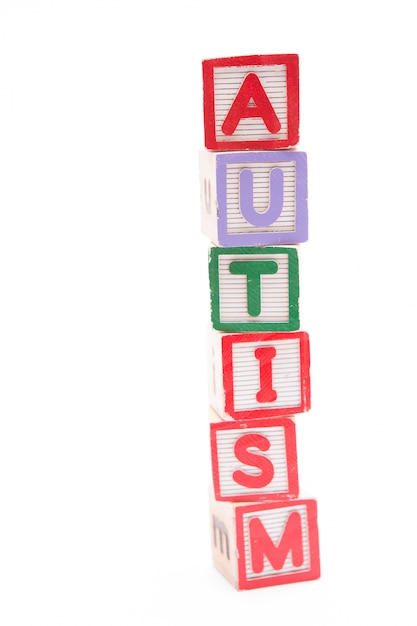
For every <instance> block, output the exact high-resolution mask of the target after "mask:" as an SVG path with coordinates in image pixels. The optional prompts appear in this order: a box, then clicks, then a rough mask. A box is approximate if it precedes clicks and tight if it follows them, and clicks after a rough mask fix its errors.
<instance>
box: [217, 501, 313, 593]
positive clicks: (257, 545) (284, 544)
mask: <svg viewBox="0 0 417 626" xmlns="http://www.w3.org/2000/svg"><path fill="white" fill-rule="evenodd" d="M210 506H211V520H212V530H213V539H212V553H213V561H214V564H215V566H216V567H217V568H218V569H219V571H221V573H222V574H223V575H224V576H225V577H226V578H227V579H228V580H229V582H231V583H232V584H233V585H234V586H235V587H236V588H237V589H255V588H257V587H268V586H271V585H281V584H284V583H293V582H301V581H307V580H315V579H317V578H319V577H320V556H319V539H318V527H317V504H316V501H315V500H312V499H297V500H292V501H289V502H258V503H251V504H247V503H233V502H219V501H215V500H214V499H212V500H211V503H210ZM220 539H221V543H220ZM226 547H227V549H226Z"/></svg>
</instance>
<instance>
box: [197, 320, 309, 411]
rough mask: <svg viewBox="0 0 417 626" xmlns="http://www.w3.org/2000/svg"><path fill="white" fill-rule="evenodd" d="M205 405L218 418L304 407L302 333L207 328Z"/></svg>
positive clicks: (306, 341)
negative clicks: (207, 394) (209, 406)
mask: <svg viewBox="0 0 417 626" xmlns="http://www.w3.org/2000/svg"><path fill="white" fill-rule="evenodd" d="M207 343H208V383H209V389H208V392H209V404H210V405H211V406H212V407H213V409H214V410H215V411H216V413H218V415H220V417H221V418H222V419H223V420H226V421H230V420H246V419H257V418H264V417H266V418H270V417H284V416H287V415H293V414H296V413H304V412H306V411H308V410H309V409H310V349H309V337H308V334H307V333H306V332H303V331H299V332H294V333H273V332H271V333H221V332H219V331H216V330H214V329H212V328H211V329H209V335H208V342H207Z"/></svg>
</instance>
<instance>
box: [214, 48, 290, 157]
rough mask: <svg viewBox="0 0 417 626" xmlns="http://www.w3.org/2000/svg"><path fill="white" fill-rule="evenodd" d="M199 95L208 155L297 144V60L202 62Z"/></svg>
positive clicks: (256, 58)
mask: <svg viewBox="0 0 417 626" xmlns="http://www.w3.org/2000/svg"><path fill="white" fill-rule="evenodd" d="M203 90H204V130H205V146H206V148H208V149H209V150H223V151H225V150H247V149H249V150H280V149H282V148H289V147H292V146H295V145H296V143H297V142H298V132H299V72H298V55H296V54H272V55H264V56H259V55H254V56H241V57H230V58H222V59H210V60H206V61H203Z"/></svg>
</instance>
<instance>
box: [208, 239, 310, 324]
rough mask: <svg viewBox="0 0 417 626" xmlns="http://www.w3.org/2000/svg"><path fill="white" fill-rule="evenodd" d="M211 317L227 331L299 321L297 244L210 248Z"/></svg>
mask: <svg viewBox="0 0 417 626" xmlns="http://www.w3.org/2000/svg"><path fill="white" fill-rule="evenodd" d="M209 280H210V293H211V321H212V324H213V328H216V329H217V330H224V331H230V332H249V331H289V330H298V328H299V327H300V320H299V313H298V298H299V278H298V253H297V250H296V248H285V247H283V246H266V247H263V248H256V247H237V248H219V247H216V246H212V247H211V248H210V253H209Z"/></svg>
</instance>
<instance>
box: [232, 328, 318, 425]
mask: <svg viewBox="0 0 417 626" xmlns="http://www.w3.org/2000/svg"><path fill="white" fill-rule="evenodd" d="M294 338H299V339H300V387H301V404H300V405H299V406H289V407H283V408H276V407H272V408H264V409H262V408H259V409H252V410H248V411H235V409H234V388H233V360H232V345H233V343H244V342H251V341H264V342H268V341H277V340H278V341H279V340H281V339H282V340H284V339H294ZM222 363H223V385H224V391H225V411H226V413H227V414H228V415H230V416H231V417H233V419H235V420H242V419H256V418H261V417H279V416H284V415H292V414H293V413H304V412H306V411H308V410H309V409H310V407H311V392H310V342H309V337H308V334H307V333H306V332H303V331H300V332H294V333H233V334H230V335H225V336H224V337H222Z"/></svg>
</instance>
